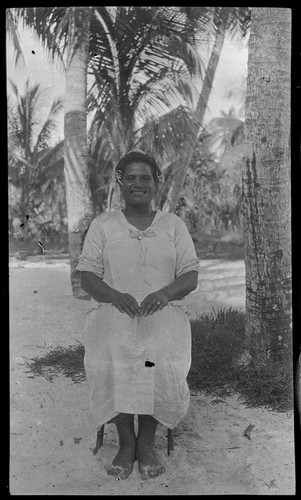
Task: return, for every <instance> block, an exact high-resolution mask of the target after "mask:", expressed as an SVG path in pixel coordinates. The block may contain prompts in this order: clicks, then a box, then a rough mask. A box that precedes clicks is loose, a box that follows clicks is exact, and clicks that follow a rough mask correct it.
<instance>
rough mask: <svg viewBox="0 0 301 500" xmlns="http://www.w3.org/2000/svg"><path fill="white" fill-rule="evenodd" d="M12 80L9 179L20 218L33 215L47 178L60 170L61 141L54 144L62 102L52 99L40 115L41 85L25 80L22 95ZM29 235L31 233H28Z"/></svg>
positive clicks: (47, 185)
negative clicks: (58, 153) (16, 193)
mask: <svg viewBox="0 0 301 500" xmlns="http://www.w3.org/2000/svg"><path fill="white" fill-rule="evenodd" d="M10 83H11V89H12V92H13V97H11V98H10V99H9V100H8V165H9V170H8V172H9V182H10V183H11V184H12V185H14V186H15V187H16V188H17V189H18V190H19V191H20V203H19V211H20V212H19V217H20V219H23V220H24V219H25V217H26V216H27V215H29V214H30V216H32V215H34V207H35V204H36V202H37V197H38V191H40V192H43V193H44V194H45V193H46V191H47V189H50V188H51V186H50V180H51V179H53V177H54V176H57V175H58V172H59V171H60V169H61V164H60V161H59V160H60V158H59V157H58V155H57V152H58V150H59V149H60V148H61V142H57V141H56V143H53V139H52V136H53V132H54V131H55V128H56V126H57V117H58V115H59V114H60V113H61V112H62V108H63V105H62V101H61V100H59V99H57V100H55V101H54V102H53V103H52V104H51V106H50V109H49V111H48V114H47V115H46V116H44V117H43V116H42V115H41V107H42V106H43V105H44V104H45V96H44V95H43V91H42V89H41V87H40V85H32V86H30V83H29V81H28V80H27V82H26V84H25V89H24V91H23V93H22V94H20V93H19V90H18V88H17V86H16V85H15V84H14V83H13V82H10ZM29 236H30V235H29Z"/></svg>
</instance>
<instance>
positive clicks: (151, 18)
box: [14, 7, 206, 297]
mask: <svg viewBox="0 0 301 500" xmlns="http://www.w3.org/2000/svg"><path fill="white" fill-rule="evenodd" d="M185 12H186V14H185ZM204 12H206V9H205V10H204ZM187 13H188V14H187ZM14 15H15V16H16V18H18V19H20V18H21V19H22V21H23V22H24V23H25V24H26V25H28V26H31V27H33V28H34V29H35V32H36V33H37V35H38V36H39V38H40V39H41V40H42V41H43V42H44V44H45V46H46V47H48V48H49V49H50V52H51V54H52V55H53V56H54V55H59V56H60V57H61V58H62V60H63V61H64V63H65V69H66V101H65V110H66V114H65V182H66V199H67V211H68V221H69V222H68V227H69V251H70V264H71V282H72V288H73V293H74V295H75V296H77V297H81V296H82V294H83V292H82V290H81V287H80V282H79V275H78V273H77V272H76V269H75V266H76V263H77V260H78V257H79V253H80V250H81V245H82V241H83V237H84V234H85V231H86V229H87V226H88V223H89V221H90V220H91V218H92V214H93V206H92V200H91V191H90V186H89V175H90V173H89V168H88V162H87V150H86V143H85V137H86V124H85V112H86V109H85V99H86V87H87V81H86V76H87V67H88V59H89V57H90V61H91V65H92V71H93V72H94V75H96V78H97V79H98V80H99V81H100V82H103V81H104V82H105V83H104V85H103V86H102V87H101V85H99V88H101V89H102V90H100V91H99V92H100V93H101V92H103V98H104V100H103V101H102V100H101V99H102V97H101V96H102V94H100V98H101V99H100V111H102V110H103V107H104V105H105V106H106V110H107V111H108V110H109V109H111V111H112V112H113V113H115V121H116V130H118V129H121V130H122V133H121V134H119V136H118V144H120V148H121V151H122V148H128V146H129V144H130V142H129V141H130V137H131V136H132V131H133V123H134V122H133V110H134V109H135V106H136V107H137V99H138V97H139V99H140V98H141V96H143V95H145V93H146V92H147V91H148V90H149V85H150V84H151V83H155V82H156V81H157V80H158V73H159V74H160V75H161V77H162V75H163V74H164V72H165V73H166V79H168V74H167V73H168V71H171V69H173V65H177V70H178V72H179V71H180V70H181V66H182V65H183V63H185V64H186V66H188V67H193V66H197V65H198V64H199V62H198V60H197V59H196V58H195V56H194V52H193V50H192V45H191V43H190V42H191V41H193V39H194V36H195V34H194V32H193V31H191V26H193V24H194V23H195V21H194V17H193V16H192V15H191V9H189V8H186V9H183V11H182V12H181V10H179V9H178V8H162V7H161V8H160V7H159V8H157V7H154V8H153V7H143V8H136V7H124V8H117V9H116V8H114V7H113V8H111V7H106V8H105V7H96V8H94V7H88V8H74V7H69V8H67V9H66V8H59V7H50V8H30V9H27V8H26V9H17V10H14ZM185 15H186V18H187V19H188V18H189V19H188V20H189V22H187V20H186V18H185ZM143 20H144V21H143ZM115 21H116V24H117V26H118V30H116V27H115V25H114V23H115ZM142 21H143V22H142ZM90 23H91V29H90ZM129 26H130V29H131V30H132V32H134V33H135V31H134V30H136V35H135V37H134V38H133V37H132V41H131V46H130V47H129V46H127V45H126V42H125V40H126V33H125V29H128V27H129ZM191 33H192V34H191ZM88 35H89V36H90V39H89V36H88ZM117 35H118V36H119V35H120V36H119V38H118V43H117V45H118V53H119V54H121V57H120V60H119V61H117V58H116V43H114V41H115V40H116V36H117ZM171 35H172V36H173V38H174V40H172V39H171ZM185 37H186V38H185ZM184 39H185V40H187V44H183V43H182V42H183V40H184ZM89 41H90V46H89V43H88V42H89ZM175 42H176V47H175ZM146 46H148V48H147V50H146ZM89 50H90V54H89ZM143 51H144V53H143ZM65 52H67V56H65V57H64V53H65ZM129 54H130V57H128V56H129ZM139 57H140V62H139V65H140V68H139V69H140V72H141V71H143V72H144V81H141V79H137V78H136V76H137V74H136V73H137V58H138V59H139ZM181 61H182V62H181ZM167 62H168V65H167ZM164 64H165V68H164ZM166 65H167V68H166ZM162 66H163V68H162ZM112 69H113V73H112ZM114 72H115V73H114ZM113 81H115V90H116V92H115V94H114V91H113V92H112V82H113ZM98 83H99V82H98ZM130 85H131V87H132V88H135V85H136V92H135V95H134V96H131V99H132V100H131V102H130V101H129V100H128V99H127V96H128V97H129V96H130V91H129V86H130ZM169 85H170V82H169ZM109 88H110V92H108V89H109ZM92 93H93V88H92ZM125 94H126V95H125ZM107 97H108V99H107ZM98 98H99V95H98ZM108 101H109V102H108ZM161 102H162V105H163V100H162V101H161ZM98 123H100V126H102V124H103V116H100V120H98ZM125 131H126V133H125ZM84 295H85V294H84Z"/></svg>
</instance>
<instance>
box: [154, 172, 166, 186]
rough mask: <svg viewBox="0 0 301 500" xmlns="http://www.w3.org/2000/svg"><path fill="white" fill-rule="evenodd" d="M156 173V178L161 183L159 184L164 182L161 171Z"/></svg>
mask: <svg viewBox="0 0 301 500" xmlns="http://www.w3.org/2000/svg"><path fill="white" fill-rule="evenodd" d="M156 175H157V179H158V181H159V182H160V183H161V184H164V182H165V177H164V175H163V174H162V173H159V172H158V171H157V172H156Z"/></svg>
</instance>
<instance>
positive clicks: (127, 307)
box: [112, 291, 168, 318]
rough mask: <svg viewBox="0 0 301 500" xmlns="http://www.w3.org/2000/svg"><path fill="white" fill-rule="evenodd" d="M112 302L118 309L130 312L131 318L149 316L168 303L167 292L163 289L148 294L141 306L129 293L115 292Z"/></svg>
mask: <svg viewBox="0 0 301 500" xmlns="http://www.w3.org/2000/svg"><path fill="white" fill-rule="evenodd" d="M112 304H113V305H114V306H115V307H117V309H118V311H120V312H122V313H126V314H128V316H130V317H131V318H134V317H135V316H148V315H149V314H153V313H154V312H156V311H161V309H163V307H165V306H167V304H168V297H167V294H166V293H165V292H163V291H158V292H153V293H150V294H149V295H147V297H145V299H143V301H142V302H141V304H140V306H139V304H138V302H137V301H136V299H135V297H133V296H132V295H131V294H129V293H121V292H117V291H116V293H114V295H113V297H112Z"/></svg>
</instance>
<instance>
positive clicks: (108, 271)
mask: <svg viewBox="0 0 301 500" xmlns="http://www.w3.org/2000/svg"><path fill="white" fill-rule="evenodd" d="M115 175H116V178H117V180H118V182H119V184H120V188H121V192H122V195H123V198H124V202H125V208H124V209H123V210H117V211H116V212H110V213H103V214H101V215H99V216H97V217H96V218H95V219H94V220H93V221H92V223H91V225H90V227H89V230H88V232H87V235H86V238H85V242H84V246H83V251H82V254H81V257H80V259H79V263H78V266H77V269H78V270H80V271H82V286H83V288H84V290H85V291H87V292H88V293H89V294H90V295H91V297H92V302H93V306H92V309H91V311H90V312H89V313H88V319H87V324H86V340H85V369H86V375H87V380H88V383H89V387H90V410H91V413H92V416H93V417H94V418H95V425H96V426H98V427H99V426H101V425H102V424H104V423H106V422H109V421H110V422H114V423H115V425H116V428H117V432H118V436H119V451H118V453H117V455H116V457H115V458H114V460H113V462H112V464H111V465H110V466H109V467H108V468H107V473H108V474H111V475H114V476H118V478H119V479H125V478H127V477H128V476H129V475H130V474H131V472H132V470H133V465H134V461H135V457H137V460H138V469H139V472H140V474H141V477H142V478H144V479H147V478H149V477H156V476H158V475H160V474H162V473H163V472H164V467H163V465H162V464H161V463H160V462H159V460H158V458H157V456H156V454H155V452H154V440H155V432H156V427H157V425H158V422H160V423H161V424H163V425H165V426H167V427H168V428H169V429H173V428H174V427H175V426H176V425H177V424H178V423H179V422H180V421H181V419H182V418H183V417H184V415H185V414H186V412H187V410H188V406H189V398H190V394H189V389H188V386H187V382H186V377H187V374H188V371H189V368H190V362H191V332H190V323H189V320H188V318H187V316H186V313H185V312H184V311H183V310H182V308H181V302H180V301H179V299H182V298H183V297H184V296H186V295H187V294H188V293H190V292H191V291H192V290H194V289H195V288H196V287H197V282H198V267H199V263H198V259H197V256H196V253H195V249H194V246H193V242H192V239H191V237H190V235H189V233H188V230H187V228H186V226H185V224H184V223H183V222H182V221H181V220H180V219H179V217H177V216H176V215H174V214H168V213H163V212H161V211H160V210H157V211H154V210H153V208H152V201H153V198H154V194H155V191H156V188H157V187H158V184H159V182H160V177H161V172H160V169H159V167H158V165H157V163H156V162H155V160H154V159H153V158H152V157H150V156H148V155H146V154H145V153H143V152H142V151H131V152H129V153H127V154H126V155H125V156H124V157H123V158H122V159H121V160H120V161H119V163H118V165H117V167H116V169H115ZM134 415H138V425H139V428H138V434H137V436H136V435H135V430H134Z"/></svg>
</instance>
